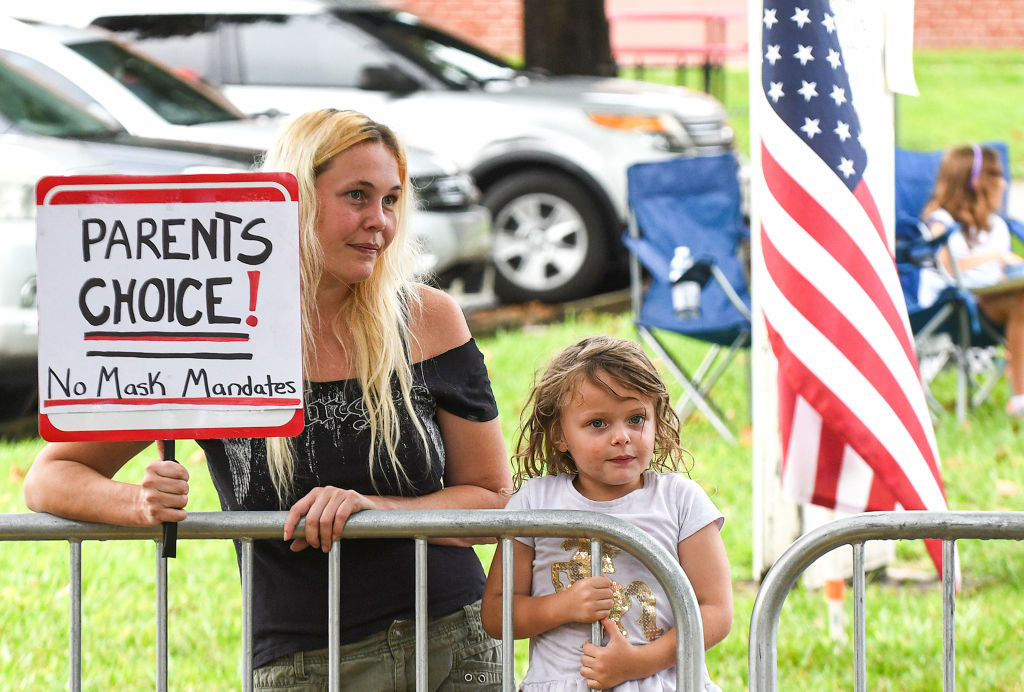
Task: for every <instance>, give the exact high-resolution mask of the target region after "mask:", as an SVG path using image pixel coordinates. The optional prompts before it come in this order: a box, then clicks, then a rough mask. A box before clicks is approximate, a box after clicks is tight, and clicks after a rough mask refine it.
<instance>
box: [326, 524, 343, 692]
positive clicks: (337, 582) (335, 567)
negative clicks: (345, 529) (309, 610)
mask: <svg viewBox="0 0 1024 692" xmlns="http://www.w3.org/2000/svg"><path fill="white" fill-rule="evenodd" d="M327 601H328V603H327V648H328V651H327V686H328V688H329V689H330V690H331V692H338V690H340V689H341V651H340V648H341V631H340V629H339V628H340V627H341V546H339V545H338V540H335V541H334V544H333V545H331V552H330V554H329V555H328V568H327Z"/></svg>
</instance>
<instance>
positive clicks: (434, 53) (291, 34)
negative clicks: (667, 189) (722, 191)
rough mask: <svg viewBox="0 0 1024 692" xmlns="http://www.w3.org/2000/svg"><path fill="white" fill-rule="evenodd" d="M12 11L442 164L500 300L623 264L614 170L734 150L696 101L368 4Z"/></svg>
mask: <svg viewBox="0 0 1024 692" xmlns="http://www.w3.org/2000/svg"><path fill="white" fill-rule="evenodd" d="M18 13H19V14H20V15H22V16H28V17H34V18H36V19H40V20H45V21H50V22H63V23H69V24H77V25H86V24H93V25H97V26H102V27H104V28H106V29H109V30H111V31H114V32H117V33H118V34H120V35H121V36H123V37H125V38H126V39H129V40H131V41H132V42H134V43H135V44H136V45H137V46H138V47H139V48H140V49H141V50H143V51H144V52H146V53H149V54H151V55H154V56H156V57H157V58H159V59H160V60H162V61H163V62H164V63H166V64H168V65H172V66H174V67H176V68H179V69H180V70H181V71H182V72H183V73H186V72H187V73H189V74H192V75H195V76H196V77H197V78H200V79H202V80H203V81H205V82H206V83H208V84H210V85H213V86H215V87H217V88H218V89H220V90H221V92H222V93H223V94H224V95H225V96H227V97H228V99H229V100H231V101H232V102H233V103H234V104H235V105H236V106H238V107H239V108H240V109H241V110H243V111H245V112H247V113H266V112H289V113H296V112H303V111H306V110H311V109H313V108H320V107H324V106H332V107H337V108H353V109H356V110H360V111H363V112H365V113H367V114H368V115H370V116H371V117H374V118H376V119H378V120H380V121H382V122H384V123H386V124H388V125H390V126H392V127H393V128H395V130H396V131H397V132H398V133H399V135H401V136H402V137H403V139H404V140H405V141H406V142H407V143H411V144H418V145H420V146H426V147H428V148H431V149H434V150H436V151H438V152H439V153H441V154H443V155H446V156H449V157H451V158H453V159H454V160H455V161H456V162H457V163H458V164H459V165H460V166H461V167H462V168H463V169H465V170H467V171H469V172H470V173H471V174H472V175H473V176H474V178H475V180H476V183H477V185H478V186H479V187H480V188H481V190H482V192H483V201H484V203H485V204H486V205H487V206H488V207H489V208H490V210H491V213H492V214H493V218H494V262H495V266H496V268H497V279H496V289H497V291H498V293H499V295H500V296H501V297H502V298H503V299H504V300H506V301H522V300H529V299H539V300H543V301H562V300H567V299H572V298H577V297H580V296H584V295H587V294H589V293H592V292H594V291H595V290H596V289H597V288H598V287H599V286H601V285H602V282H603V280H605V279H606V278H608V276H609V272H610V271H611V272H614V271H615V270H617V269H621V268H622V267H624V265H625V252H623V250H622V246H621V242H620V238H621V234H622V231H623V230H624V227H625V222H626V215H627V205H626V168H628V166H629V165H631V164H633V163H636V162H638V161H646V160H656V159H662V158H666V157H673V156H690V155H699V154H701V153H712V152H717V151H721V150H723V149H728V148H731V147H732V143H733V133H732V130H731V128H730V127H729V126H728V124H727V122H726V114H725V109H724V108H723V107H722V105H721V103H719V102H718V101H716V100H715V99H713V98H712V97H710V96H708V95H706V94H703V93H699V92H695V91H692V90H689V89H686V88H684V87H669V86H661V85H655V84H648V83H642V82H634V81H627V80H621V79H605V78H592V77H546V76H542V75H538V74H535V73H528V72H523V71H519V70H516V69H514V68H513V67H511V66H509V65H508V64H506V63H505V62H504V61H503V60H501V59H499V58H497V57H495V56H492V55H489V54H488V53H486V52H485V51H482V50H480V49H478V48H476V47H473V46H471V45H469V44H467V43H465V42H463V41H461V40H459V39H457V38H455V37H453V36H451V35H449V34H447V33H445V32H443V31H440V30H438V29H435V28H433V27H430V26H427V25H425V24H423V23H421V22H420V21H419V20H418V19H417V18H416V17H415V16H413V15H411V14H409V13H406V12H399V11H394V10H392V9H390V8H388V7H385V6H382V5H380V4H376V3H371V2H365V1H349V2H342V1H335V2H328V1H326V0H274V1H273V2H270V1H267V0H251V1H248V2H237V1H236V0H205V1H201V2H200V1H198V0H175V2H154V1H150V2H135V1H130V0H94V1H90V2H86V3H66V2H59V1H57V0H35V2H33V3H31V4H28V3H26V4H24V5H23V6H21V7H20V8H19V9H18Z"/></svg>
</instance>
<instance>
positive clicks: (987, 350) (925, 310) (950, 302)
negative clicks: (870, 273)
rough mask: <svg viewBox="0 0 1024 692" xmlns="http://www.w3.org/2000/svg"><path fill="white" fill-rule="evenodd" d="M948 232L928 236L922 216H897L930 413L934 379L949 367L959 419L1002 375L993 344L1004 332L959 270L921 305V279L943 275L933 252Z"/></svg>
mask: <svg viewBox="0 0 1024 692" xmlns="http://www.w3.org/2000/svg"><path fill="white" fill-rule="evenodd" d="M951 232H952V229H950V231H947V232H946V233H945V234H943V235H942V236H940V237H938V238H932V237H930V233H929V231H928V228H927V226H925V224H924V223H923V222H921V221H920V220H918V219H913V218H910V217H903V218H901V219H898V220H897V222H896V268H897V271H898V272H899V277H900V284H901V285H902V287H903V296H904V298H905V299H906V302H907V314H908V317H909V318H910V329H911V332H912V333H913V335H914V347H915V350H916V351H917V357H918V362H919V363H920V367H921V380H922V383H923V384H924V388H925V396H926V397H927V399H928V404H929V407H930V408H931V409H932V416H933V418H935V417H936V414H937V413H938V412H939V411H941V410H942V405H941V404H940V403H939V401H938V399H937V398H936V397H935V395H934V393H933V391H932V389H933V388H932V384H933V381H934V379H935V377H936V376H937V375H938V374H939V373H940V372H941V371H942V370H943V369H944V368H946V367H947V366H952V367H955V368H956V373H957V394H956V404H955V406H956V415H957V419H958V420H959V421H961V422H962V421H963V420H964V419H965V418H966V416H967V409H968V408H973V407H974V406H977V405H978V404H980V403H981V402H983V401H985V399H987V398H988V396H989V394H991V392H992V389H993V387H994V386H995V384H996V382H997V381H998V380H999V377H1000V375H1001V374H1002V368H1001V367H1000V366H999V363H1000V360H999V359H998V357H997V355H996V352H995V347H996V346H998V345H1000V344H1002V343H1003V335H1002V329H1001V328H1000V327H999V325H997V324H995V323H994V322H992V321H991V320H989V319H988V318H987V317H986V316H985V314H984V313H983V312H981V311H980V310H979V309H978V302H977V299H976V298H975V297H974V294H972V293H971V292H970V291H969V290H967V289H966V288H964V287H963V285H962V284H961V283H960V281H959V275H958V274H956V275H955V276H954V277H953V279H952V280H947V281H948V283H947V285H946V286H945V287H943V288H942V289H941V290H940V291H939V293H938V295H937V296H936V297H935V299H934V300H932V301H930V302H929V303H927V304H922V302H921V300H920V298H919V296H920V285H921V282H922V278H923V277H925V275H926V274H931V276H932V277H933V279H932V280H938V279H936V278H934V277H939V276H943V275H942V274H941V272H940V270H939V269H938V263H937V260H936V257H935V255H936V253H937V252H938V250H939V248H940V247H942V246H943V245H945V244H946V242H947V241H948V238H949V235H950V233H951ZM954 268H955V267H954Z"/></svg>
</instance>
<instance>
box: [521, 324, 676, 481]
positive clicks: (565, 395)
mask: <svg viewBox="0 0 1024 692" xmlns="http://www.w3.org/2000/svg"><path fill="white" fill-rule="evenodd" d="M585 381H586V382H590V383H591V384H593V385H595V386H598V387H602V388H603V389H605V390H606V391H608V392H609V393H610V394H612V395H614V396H620V394H619V393H618V392H617V391H616V390H615V389H614V387H613V385H618V387H619V388H624V389H631V390H633V391H635V392H638V393H640V394H641V395H643V396H645V397H648V398H650V399H651V401H653V402H654V426H655V427H654V458H653V459H652V460H651V466H650V468H652V469H654V470H655V471H678V470H685V464H684V463H683V457H684V456H685V455H686V452H685V450H684V449H683V448H682V446H681V445H680V439H679V416H677V415H676V412H675V410H673V408H672V406H671V403H670V398H669V394H668V390H667V389H666V388H665V383H664V382H663V381H662V379H661V376H660V375H659V374H658V370H657V368H655V367H654V364H653V363H652V362H651V360H650V359H649V358H648V357H647V354H646V353H644V351H643V349H642V348H641V347H640V345H639V344H637V343H636V342H635V341H630V340H629V339H620V338H617V337H613V336H604V335H602V336H592V337H588V338H585V339H582V340H581V341H578V342H577V343H575V344H573V345H572V346H569V347H568V348H566V349H563V350H562V352H561V353H559V354H557V355H556V356H555V357H554V358H553V359H552V360H551V362H550V363H549V364H548V367H547V369H545V371H544V373H543V374H542V375H541V377H540V379H539V380H537V381H536V382H535V383H534V386H533V389H532V390H531V391H530V396H529V398H528V399H527V400H526V405H525V406H524V407H523V413H522V418H521V421H520V423H521V427H520V432H519V440H518V441H517V443H516V453H515V456H514V457H513V458H514V460H515V462H516V467H517V468H516V475H515V488H516V489H517V490H518V489H519V488H520V487H521V486H522V484H523V483H524V482H525V481H526V480H527V479H529V478H535V477H537V476H544V475H557V474H560V473H577V472H578V470H577V468H576V463H575V462H574V461H573V458H572V455H571V454H570V453H569V452H568V451H565V452H563V451H560V450H559V449H558V447H557V446H556V440H557V439H559V438H560V437H561V434H560V432H561V431H560V426H561V419H562V412H563V411H564V410H565V408H566V407H567V406H570V405H571V403H572V400H573V398H574V397H575V396H576V394H577V392H578V391H579V388H580V385H581V384H583V382H585Z"/></svg>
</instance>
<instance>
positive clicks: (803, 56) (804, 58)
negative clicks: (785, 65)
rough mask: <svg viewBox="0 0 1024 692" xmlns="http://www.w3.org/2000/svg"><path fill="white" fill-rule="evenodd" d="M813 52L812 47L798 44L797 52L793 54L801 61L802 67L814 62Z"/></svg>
mask: <svg viewBox="0 0 1024 692" xmlns="http://www.w3.org/2000/svg"><path fill="white" fill-rule="evenodd" d="M813 51H814V48H812V47H811V46H805V45H803V44H797V47H796V52H795V53H793V57H794V58H796V59H797V60H799V61H800V64H801V65H806V64H807V63H809V62H811V61H812V60H814V56H813V55H811V53H812V52H813Z"/></svg>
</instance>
